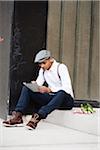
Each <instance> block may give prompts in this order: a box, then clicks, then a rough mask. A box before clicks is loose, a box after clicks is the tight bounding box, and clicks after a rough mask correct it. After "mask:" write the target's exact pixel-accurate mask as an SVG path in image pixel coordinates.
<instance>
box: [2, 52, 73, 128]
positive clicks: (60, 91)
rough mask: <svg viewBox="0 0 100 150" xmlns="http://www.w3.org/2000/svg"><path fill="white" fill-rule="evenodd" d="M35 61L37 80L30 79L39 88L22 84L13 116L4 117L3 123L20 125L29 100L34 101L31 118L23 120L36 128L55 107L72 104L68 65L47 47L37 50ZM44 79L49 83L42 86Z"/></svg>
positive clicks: (29, 126) (67, 107)
mask: <svg viewBox="0 0 100 150" xmlns="http://www.w3.org/2000/svg"><path fill="white" fill-rule="evenodd" d="M34 62H35V63H37V64H38V65H39V66H40V70H39V74H38V77H37V79H36V81H32V83H34V82H36V83H37V84H38V85H39V91H38V92H33V91H31V90H30V89H29V88H27V87H26V86H23V88H22V91H21V95H20V97H19V100H18V103H17V105H16V108H15V110H14V112H12V118H11V119H9V120H6V121H3V125H4V126H7V127H8V126H9V127H11V126H20V125H21V124H22V123H23V119H22V115H23V114H24V112H25V110H26V108H27V107H28V105H29V103H30V101H33V103H34V109H33V114H32V117H31V119H30V121H29V122H28V123H27V124H26V128H28V129H35V128H36V126H37V124H38V122H39V121H40V120H41V119H45V118H46V117H47V116H48V114H50V113H51V112H52V111H54V110H55V109H59V108H62V109H63V108H64V109H66V110H67V109H68V110H70V109H72V108H73V105H74V99H73V97H74V96H73V90H72V85H71V79H70V76H69V72H68V68H67V66H66V65H65V64H63V63H59V62H57V61H56V60H55V59H54V58H53V57H52V56H51V53H50V51H48V50H41V51H39V52H38V53H37V55H36V57H35V60H34ZM44 82H46V83H47V85H48V86H43V84H44Z"/></svg>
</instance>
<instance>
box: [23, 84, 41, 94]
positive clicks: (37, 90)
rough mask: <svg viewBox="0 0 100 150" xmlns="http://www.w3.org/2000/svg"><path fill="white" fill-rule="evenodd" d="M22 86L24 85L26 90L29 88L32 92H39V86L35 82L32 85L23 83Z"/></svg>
mask: <svg viewBox="0 0 100 150" xmlns="http://www.w3.org/2000/svg"><path fill="white" fill-rule="evenodd" d="M23 85H25V86H26V87H27V88H29V89H30V90H32V91H33V92H39V86H38V84H37V83H36V82H34V83H31V82H30V83H27V82H23Z"/></svg>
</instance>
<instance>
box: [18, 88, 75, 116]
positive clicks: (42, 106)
mask: <svg viewBox="0 0 100 150" xmlns="http://www.w3.org/2000/svg"><path fill="white" fill-rule="evenodd" d="M30 101H33V103H34V108H35V109H34V110H33V112H37V113H38V114H39V115H41V116H42V118H46V117H47V115H48V114H49V113H51V112H52V111H53V110H55V109H59V108H60V109H61V108H62V109H63V108H64V109H66V110H67V109H72V107H73V105H74V100H73V98H72V97H71V96H70V94H67V93H66V92H64V91H63V90H60V91H58V92H56V93H51V94H48V93H39V92H32V91H31V90H30V89H28V88H27V87H25V86H23V88H22V91H21V95H20V98H19V100H18V103H17V105H16V108H15V111H20V112H22V113H24V112H25V110H26V109H27V107H28V105H29V103H30Z"/></svg>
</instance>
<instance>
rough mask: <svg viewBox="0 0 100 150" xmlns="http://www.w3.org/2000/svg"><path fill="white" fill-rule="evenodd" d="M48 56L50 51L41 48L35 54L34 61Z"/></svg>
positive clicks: (39, 60)
mask: <svg viewBox="0 0 100 150" xmlns="http://www.w3.org/2000/svg"><path fill="white" fill-rule="evenodd" d="M49 57H51V53H50V51H48V50H41V51H39V52H38V53H37V54H36V56H35V60H34V62H35V63H41V62H43V61H44V60H46V59H48V58H49Z"/></svg>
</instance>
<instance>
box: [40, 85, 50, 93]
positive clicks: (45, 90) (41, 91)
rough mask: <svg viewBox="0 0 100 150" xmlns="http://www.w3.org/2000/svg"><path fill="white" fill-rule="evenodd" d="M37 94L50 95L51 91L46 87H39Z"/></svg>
mask: <svg viewBox="0 0 100 150" xmlns="http://www.w3.org/2000/svg"><path fill="white" fill-rule="evenodd" d="M39 92H40V93H50V92H51V89H50V88H48V87H46V86H40V87H39Z"/></svg>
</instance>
